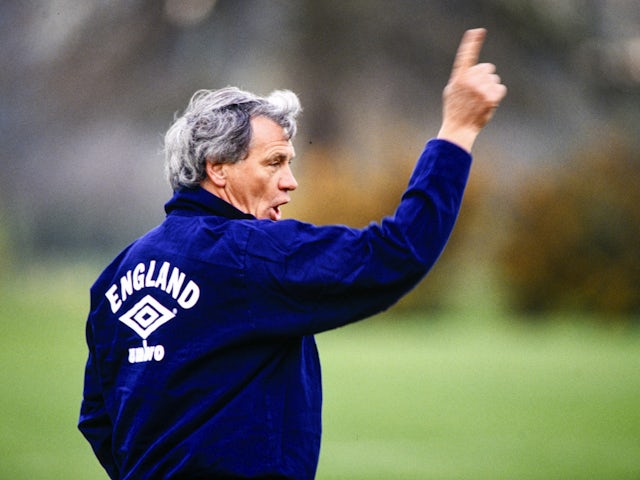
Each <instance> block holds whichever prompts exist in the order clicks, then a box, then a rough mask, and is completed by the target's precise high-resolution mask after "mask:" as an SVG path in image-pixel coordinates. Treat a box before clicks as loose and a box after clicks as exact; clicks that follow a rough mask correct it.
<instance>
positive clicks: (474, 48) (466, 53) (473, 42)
mask: <svg viewBox="0 0 640 480" xmlns="http://www.w3.org/2000/svg"><path fill="white" fill-rule="evenodd" d="M486 35H487V31H486V30H485V29H484V28H475V29H473V30H467V31H466V32H464V35H463V36H462V40H460V46H459V47H458V51H457V52H456V58H455V60H454V61H453V69H452V71H451V78H453V77H456V76H458V75H460V73H461V72H463V71H465V70H467V69H468V68H471V67H473V66H474V65H475V64H476V63H478V58H479V57H480V50H481V49H482V44H483V43H484V38H485V36H486Z"/></svg>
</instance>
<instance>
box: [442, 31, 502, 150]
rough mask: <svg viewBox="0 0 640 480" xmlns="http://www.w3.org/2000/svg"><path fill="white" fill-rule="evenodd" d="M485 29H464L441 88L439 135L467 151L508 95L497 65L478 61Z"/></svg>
mask: <svg viewBox="0 0 640 480" xmlns="http://www.w3.org/2000/svg"><path fill="white" fill-rule="evenodd" d="M486 33H487V31H486V30H485V29H483V28H477V29H474V30H467V31H466V32H465V34H464V35H463V37H462V40H461V41H460V46H459V47H458V52H457V53H456V58H455V60H454V62H453V69H452V71H451V77H450V78H449V82H448V83H447V86H446V87H445V89H444V92H443V95H442V98H443V116H442V127H441V128H440V132H439V133H438V138H442V139H444V140H448V141H450V142H453V143H456V144H457V145H459V146H461V147H462V148H464V149H466V150H467V151H471V147H472V146H473V143H474V142H475V139H476V137H477V135H478V134H479V133H480V130H482V128H483V127H484V126H485V125H486V124H487V123H488V122H489V120H491V117H493V113H494V112H495V109H496V108H498V105H499V104H500V101H501V100H502V99H503V98H504V96H505V95H506V94H507V87H505V86H504V85H503V84H502V83H500V77H499V76H498V75H496V73H495V71H496V67H495V65H493V64H491V63H478V57H479V56H480V49H481V48H482V44H483V43H484V39H485V36H486Z"/></svg>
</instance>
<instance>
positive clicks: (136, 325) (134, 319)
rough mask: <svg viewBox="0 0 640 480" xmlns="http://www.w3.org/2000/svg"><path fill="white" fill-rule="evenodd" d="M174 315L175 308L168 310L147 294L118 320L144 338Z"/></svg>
mask: <svg viewBox="0 0 640 480" xmlns="http://www.w3.org/2000/svg"><path fill="white" fill-rule="evenodd" d="M175 316H176V312H175V310H174V311H171V310H169V309H168V308H166V307H165V306H164V305H162V304H161V303H160V302H158V301H157V300H156V299H155V298H153V297H152V296H151V295H147V296H145V297H144V298H143V299H142V300H140V301H139V302H138V303H136V304H135V305H134V306H133V307H132V308H131V309H129V311H128V312H126V313H125V314H124V315H122V316H121V317H120V321H121V322H122V323H124V324H125V325H127V326H129V327H131V328H132V329H133V330H134V331H135V332H136V333H137V334H138V335H140V336H141V337H142V339H143V340H146V339H147V337H148V336H149V335H151V334H152V333H153V332H155V331H156V330H157V329H158V327H160V326H161V325H164V324H165V323H167V322H168V321H169V320H171V319H172V318H173V317H175Z"/></svg>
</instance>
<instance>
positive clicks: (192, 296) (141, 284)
mask: <svg viewBox="0 0 640 480" xmlns="http://www.w3.org/2000/svg"><path fill="white" fill-rule="evenodd" d="M185 280H186V275H185V274H184V273H183V272H181V271H180V269H179V268H178V267H172V266H171V264H170V263H169V262H163V263H162V265H161V266H160V268H158V269H157V271H156V261H155V260H151V261H149V264H148V265H147V264H145V263H138V264H137V265H136V266H135V267H133V269H131V270H127V272H126V273H125V274H124V275H123V276H122V277H120V280H119V281H117V282H115V283H114V284H112V285H111V286H110V287H109V288H108V289H107V291H106V292H105V294H104V296H105V297H106V298H107V300H108V301H109V305H110V306H111V311H112V312H113V313H116V312H118V310H120V307H122V304H123V302H125V301H126V300H127V298H129V296H131V295H132V294H133V292H137V291H139V290H142V289H143V288H157V289H160V290H162V291H164V292H166V293H168V294H169V295H171V296H172V297H173V298H174V299H176V301H177V302H178V305H180V306H181V307H182V308H184V309H185V310H186V309H189V308H191V307H193V306H194V305H195V304H196V303H198V300H199V299H200V287H199V286H198V284H197V283H195V282H194V281H193V280H189V281H188V282H186V284H185Z"/></svg>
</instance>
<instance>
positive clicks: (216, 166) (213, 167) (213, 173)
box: [207, 162, 227, 188]
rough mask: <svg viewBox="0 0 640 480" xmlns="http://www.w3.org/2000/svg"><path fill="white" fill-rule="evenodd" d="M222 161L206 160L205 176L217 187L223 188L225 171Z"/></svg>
mask: <svg viewBox="0 0 640 480" xmlns="http://www.w3.org/2000/svg"><path fill="white" fill-rule="evenodd" d="M224 167H225V165H224V163H211V162H207V177H209V180H211V182H212V183H213V184H214V185H215V186H216V187H218V188H224V186H225V185H226V184H227V172H226V170H225V168H224Z"/></svg>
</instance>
